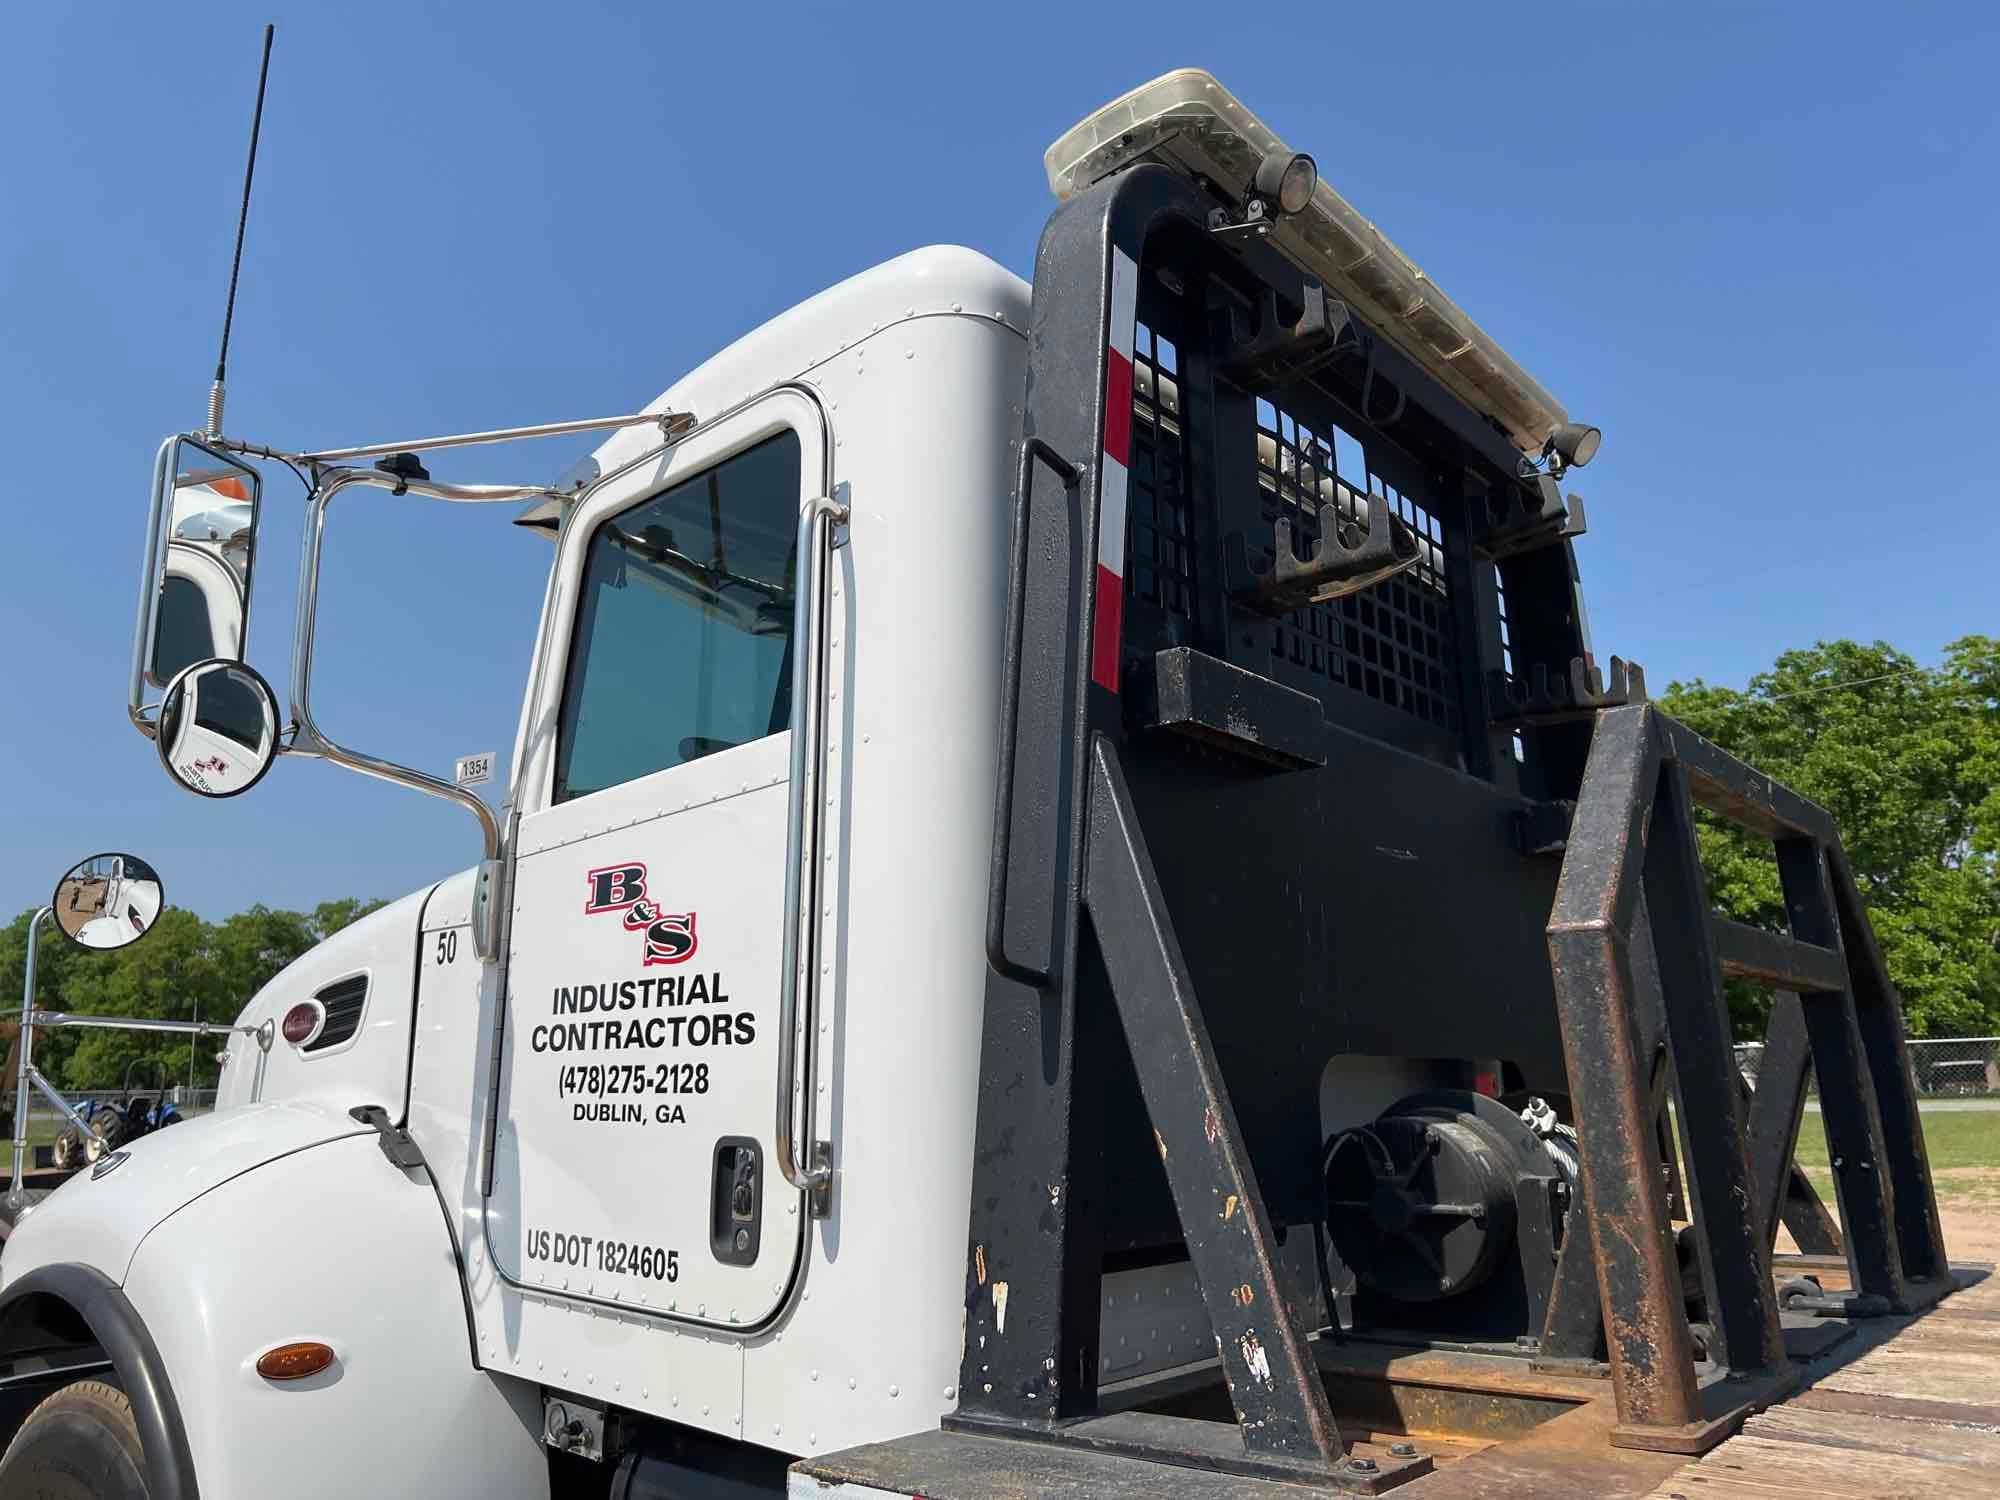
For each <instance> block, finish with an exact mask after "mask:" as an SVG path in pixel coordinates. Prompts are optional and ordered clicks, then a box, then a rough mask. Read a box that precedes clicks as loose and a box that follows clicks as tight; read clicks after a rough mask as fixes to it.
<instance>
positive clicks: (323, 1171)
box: [99, 1127, 548, 1500]
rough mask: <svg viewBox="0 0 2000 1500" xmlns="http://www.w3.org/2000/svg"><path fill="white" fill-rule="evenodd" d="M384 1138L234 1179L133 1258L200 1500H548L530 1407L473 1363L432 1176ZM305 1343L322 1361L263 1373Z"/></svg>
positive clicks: (284, 1160) (523, 1388)
mask: <svg viewBox="0 0 2000 1500" xmlns="http://www.w3.org/2000/svg"><path fill="white" fill-rule="evenodd" d="M176 1128H177V1129H185V1128H186V1127H176ZM378 1142H379V1137H377V1136H376V1135H375V1134H374V1133H373V1132H370V1133H367V1134H363V1135H353V1136H345V1137H342V1138H339V1139H335V1140H329V1141H326V1142H324V1143H323V1144H320V1145H315V1146H311V1147H308V1148H306V1149H304V1150H299V1151H295V1152H293V1153H292V1154H290V1155H287V1156H282V1157H279V1158H277V1159H276V1160H273V1161H271V1162H269V1163H268V1164H266V1165H264V1166H262V1167H259V1168H257V1169H255V1170H253V1171H249V1172H246V1173H243V1174H242V1175H239V1176H236V1177H233V1178H231V1179H229V1180H228V1181H226V1182H224V1183H222V1184H221V1185H219V1186H217V1187H215V1188H213V1189H212V1190H211V1191H209V1192H207V1193H205V1194H204V1195H203V1196H201V1197H199V1198H196V1199H195V1200H194V1201H193V1202H191V1203H189V1204H187V1205H186V1206H185V1207H183V1208H181V1209H180V1210H179V1211H178V1212H175V1213H173V1214H171V1215H170V1216H169V1217H168V1218H167V1219H165V1220H164V1221H163V1222H161V1223H160V1224H159V1225H158V1226H157V1227H156V1228H154V1229H153V1230H152V1232H151V1233H150V1234H148V1235H146V1236H145V1238H144V1240H143V1241H142V1242H141V1243H140V1245H139V1247H138V1250H137V1253H136V1254H135V1255H134V1256H133V1258H132V1261H131V1269H130V1271H129V1273H128V1275H127V1277H126V1280H125V1287H124V1290H125V1295H126V1296H127V1297H128V1298H129V1299H130V1301H131V1303H132V1306H133V1308H134V1310H135V1311H136V1312H137V1313H138V1315H139V1317H140V1318H141V1319H142V1320H143V1322H144V1323H145V1326H146V1328H147V1330H148V1331H149V1332H150V1333H151V1335H152V1337H153V1341H154V1342H155V1343H156V1344H157V1345H158V1348H159V1351H160V1355H161V1360H162V1363H163V1364H164V1366H165V1369H166V1374H167V1379H168V1381H169V1383H170V1384H171V1386H172V1388H173V1392H174V1395H175V1397H176V1399H177V1401H178V1404H179V1408H180V1412H181V1414H182V1417H183V1420H184V1422H185V1425H186V1431H187V1439H188V1445H189V1448H190V1450H191V1451H192V1454H193V1457H194V1467H195V1472H196V1474H197V1475H198V1476H199V1481H200V1487H201V1495H202V1500H269V1497H270V1496H273V1495H284V1496H287V1497H290V1500H312V1497H320V1496H324V1497H326V1500H351V1497H353V1496H357V1495H418V1496H438V1497H443V1496H453V1495H478V1496H480V1497H482V1500H548V1466H547V1461H546V1457H545V1455H544V1453H543V1450H542V1442H541V1425H542V1417H541V1399H540V1395H539V1392H538V1391H537V1389H536V1388H535V1387H533V1386H530V1385H527V1384H524V1383H522V1382H520V1381H517V1380H513V1379H511V1378H508V1377H504V1376H495V1375H491V1374H487V1373H485V1372H483V1371H481V1370H479V1369H478V1368H476V1367H475V1365H474V1363H473V1354H472V1344H471V1339H470V1336H469V1332H468V1326H467V1318H466V1308H465V1301H464V1294H463V1290H462V1284H461V1282H460V1279H459V1271H458V1262H457V1258H456V1255H455V1253H454V1250H453V1246H452V1241H451V1238H450V1235H449V1233H448V1231H447V1229H446V1225H445V1220H444V1216H443V1213H442V1211H441V1209H440V1207H439V1203H438V1197H437V1193H436V1190H435V1189H434V1187H433V1186H432V1183H431V1179H430V1176H429V1174H428V1173H427V1172H424V1171H422V1170H418V1169H412V1170H408V1171H406V1170H404V1169H402V1168H399V1167H395V1166H393V1165H391V1164H390V1163H389V1161H388V1160H387V1159H386V1158H385V1157H384V1156H383V1154H382V1151H381V1149H380V1147H379V1144H378ZM139 1165H140V1164H139V1163H137V1162H134V1163H132V1166H133V1167H135V1168H136V1167H138V1166H139ZM99 1185H100V1186H101V1185H102V1184H99ZM304 1339H311V1340H316V1341H318V1342H320V1343H324V1344H327V1345H329V1346H330V1347H331V1348H332V1349H333V1350H334V1353H335V1361H334V1363H333V1365H332V1366H330V1367H329V1368H328V1369H326V1370H325V1371H323V1372H321V1373H320V1374H318V1375H315V1376H311V1377H308V1378H306V1379H303V1380H298V1381H293V1382H290V1383H287V1384H274V1383H272V1382H270V1381H267V1380H265V1379H264V1378H263V1377H262V1376H260V1375H258V1374H257V1372H256V1368H255V1366H256V1361H257V1357H258V1356H259V1355H260V1354H262V1353H263V1352H264V1351H266V1350H267V1349H270V1348H272V1347H273V1346H275V1345H278V1344H284V1343H290V1342H293V1341H296V1340H304Z"/></svg>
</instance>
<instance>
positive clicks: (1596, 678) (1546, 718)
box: [1487, 656, 1647, 727]
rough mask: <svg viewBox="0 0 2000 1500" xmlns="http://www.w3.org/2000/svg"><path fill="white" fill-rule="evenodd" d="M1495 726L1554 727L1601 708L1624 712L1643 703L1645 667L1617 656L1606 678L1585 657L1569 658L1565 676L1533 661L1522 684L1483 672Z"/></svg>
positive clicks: (1514, 679)
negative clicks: (1621, 709) (1537, 725)
mask: <svg viewBox="0 0 2000 1500" xmlns="http://www.w3.org/2000/svg"><path fill="white" fill-rule="evenodd" d="M1487 684H1488V688H1489V691H1490V693H1491V697H1492V702H1493V722H1494V723H1495V724H1497V725H1501V726H1503V727H1504V726H1507V725H1512V724H1555V723H1561V722H1563V721H1564V720H1567V719H1585V718H1589V717H1590V716H1591V715H1592V714H1594V713H1596V712H1597V711H1598V710H1599V709H1601V708H1624V707H1626V706H1628V705H1630V704H1634V703H1644V702H1646V701H1647V699H1646V669H1645V668H1644V667H1642V666H1640V665H1639V664H1638V663H1637V662H1635V661H1631V662H1628V661H1626V660H1625V658H1624V657H1622V656H1614V657H1612V658H1611V670H1610V673H1609V675H1608V680H1607V674H1606V673H1605V672H1603V671H1601V670H1599V668H1598V666H1597V663H1596V662H1595V661H1593V660H1592V659H1591V658H1590V657H1587V656H1578V657H1573V658H1572V659H1571V661H1570V664H1569V672H1568V674H1567V675H1566V676H1565V677H1557V676H1556V675H1555V674H1554V673H1553V672H1551V671H1550V670H1549V668H1548V664H1547V663H1546V662H1536V663H1535V665H1534V667H1533V669H1532V670H1531V671H1530V672H1529V674H1528V678H1527V681H1526V683H1525V685H1524V684H1523V683H1522V682H1521V681H1519V680H1518V679H1516V678H1513V677H1509V676H1508V675H1507V674H1506V673H1505V672H1501V671H1494V672H1489V673H1488V674H1487Z"/></svg>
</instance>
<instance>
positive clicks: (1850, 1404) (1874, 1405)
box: [1791, 1390, 1993, 1427]
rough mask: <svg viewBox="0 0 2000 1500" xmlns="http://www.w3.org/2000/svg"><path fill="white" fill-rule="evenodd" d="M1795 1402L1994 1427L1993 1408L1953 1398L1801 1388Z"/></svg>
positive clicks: (1811, 1406)
mask: <svg viewBox="0 0 2000 1500" xmlns="http://www.w3.org/2000/svg"><path fill="white" fill-rule="evenodd" d="M1791 1404H1792V1405H1794V1406H1800V1407H1805V1408H1807V1409H1808V1410H1811V1411H1832V1412H1845V1413H1847V1414H1848V1415H1850V1416H1862V1417H1894V1418H1898V1419H1900V1420H1903V1421H1909V1422H1948V1423H1951V1424H1952V1425H1954V1426H1958V1427H1991V1426H1992V1425H1993V1408H1992V1407H1990V1406H1961V1405H1959V1404H1958V1403H1956V1402H1953V1401H1907V1400H1904V1399H1903V1398H1902V1397H1900V1396H1864V1395H1859V1394H1857V1393H1855V1392H1852V1391H1822V1390H1810V1391H1801V1392H1799V1394H1798V1395H1796V1396H1794V1397H1792V1400H1791Z"/></svg>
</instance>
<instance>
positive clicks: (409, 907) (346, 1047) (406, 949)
mask: <svg viewBox="0 0 2000 1500" xmlns="http://www.w3.org/2000/svg"><path fill="white" fill-rule="evenodd" d="M438 889H439V888H438V887H437V886H425V887H424V888H423V889H422V890H419V891H415V892H413V893H412V894H410V895H408V896H405V897H403V899H402V900H400V901H396V902H392V903H391V904H390V905H388V906H385V907H383V908H382V909H381V910H379V911H375V912H371V913H369V914H368V915H367V916H365V917H363V918H361V919H360V920H359V921H358V922H354V923H351V924H349V925H348V926H346V927H343V928H341V930H340V931H338V932H336V933H334V934H333V936H331V937H329V938H327V939H326V940H325V941H324V942H322V943H320V944H318V945H317V946H315V947H313V948H310V949H308V950H307V951H306V952H304V953H302V954H300V955H299V957H298V958H296V959H294V960H293V961H292V962H291V963H290V964H288V965H286V966H285V968H283V969H281V970H280V971H279V972H278V974H277V975H276V976H275V977H274V978H273V979H272V980H271V982H270V983H269V984H267V985H265V986H264V988H263V989H262V990H260V991H258V993H257V996H256V998H255V999H253V1000H252V1001H251V1002H250V1004H249V1005H248V1006H246V1007H245V1008H244V1010H243V1013H242V1014H241V1015H239V1016H238V1017H237V1018H236V1023H237V1025H239V1026H247V1027H252V1028H255V1027H259V1026H263V1025H266V1024H268V1025H270V1026H271V1027H272V1029H273V1031H274V1032H275V1033H277V1034H276V1035H275V1036H274V1037H273V1040H272V1043H271V1046H270V1047H269V1048H268V1049H265V1048H262V1047H260V1046H258V1044H257V1043H256V1042H255V1041H254V1040H252V1039H251V1038H250V1037H249V1036H246V1035H244V1034H242V1033H241V1032H239V1033H238V1034H237V1035H236V1036H234V1037H232V1038H231V1039H230V1043H229V1048H228V1052H227V1057H228V1061H227V1062H226V1063H225V1064H224V1066H223V1069H222V1077H221V1080H220V1083H219V1086H218V1088H217V1091H216V1103H217V1105H218V1106H222V1105H243V1104H265V1103H276V1102H278V1101H280V1100H289V1101H291V1102H293V1103H300V1102H304V1101H307V1100H311V1101H314V1102H317V1103H319V1104H321V1105H322V1106H325V1107H327V1108H331V1109H334V1110H336V1111H338V1112H339V1113H340V1114H342V1115H345V1114H346V1112H347V1111H348V1110H349V1109H350V1108H352V1107H353V1106H354V1105H357V1104H379V1105H381V1106H382V1108H384V1109H385V1110H387V1111H388V1112H389V1116H390V1118H391V1119H397V1120H400V1119H401V1118H402V1116H403V1108H404V1101H405V1097H406V1095H407V1092H408V1085H409V1076H410V1027H411V1022H412V1020H413V1019H414V1017H415V1012H416V991H417V945H418V934H419V931H420V928H421V924H422V920H423V913H424V908H425V906H426V904H427V903H428V902H429V901H430V900H431V898H432V893H433V892H434V891H436V890H438ZM301 1001H318V1002H320V1003H322V1004H323V1005H324V1006H325V1007H326V1012H325V1013H326V1025H325V1028H324V1030H323V1031H322V1033H321V1034H320V1035H319V1036H318V1037H317V1038H315V1039H313V1040H311V1041H309V1042H308V1043H307V1044H306V1045H305V1046H303V1047H298V1046H294V1045H293V1044H292V1043H290V1042H288V1041H286V1040H285V1038H284V1036H283V1034H282V1031H280V1030H279V1027H280V1024H281V1022H282V1021H283V1018H284V1015H285V1012H286V1011H288V1010H290V1009H291V1008H292V1007H293V1006H294V1005H297V1004H298V1003H299V1002H301Z"/></svg>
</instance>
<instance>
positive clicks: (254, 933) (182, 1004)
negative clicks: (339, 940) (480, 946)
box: [0, 898, 383, 1089]
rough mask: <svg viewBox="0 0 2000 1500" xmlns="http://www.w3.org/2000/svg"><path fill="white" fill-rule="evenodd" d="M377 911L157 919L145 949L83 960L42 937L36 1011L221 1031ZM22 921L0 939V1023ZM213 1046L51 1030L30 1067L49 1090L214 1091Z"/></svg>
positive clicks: (340, 905) (349, 904) (342, 904)
mask: <svg viewBox="0 0 2000 1500" xmlns="http://www.w3.org/2000/svg"><path fill="white" fill-rule="evenodd" d="M382 904H383V903H382V902H380V901H363V900H356V899H351V898H350V899H345V900H339V901H326V902H322V903H321V904H320V905H318V906H316V907H315V908H314V909H313V910H312V911H311V912H294V911H279V910H273V909H272V908H269V907H264V906H253V907H251V908H250V909H249V910H248V911H241V912H238V913H236V914H235V915H234V916H232V917H229V918H227V919H226V920H224V921H222V922H216V923H211V922H205V921H203V920H202V919H201V918H200V917H198V916H196V915H195V914H194V913H193V912H191V911H186V910H183V909H181V908H179V907H171V906H170V907H168V908H166V909H165V910H164V911H162V912H161V913H160V915H159V918H158V919H157V920H156V921H155V922H154V924H153V930H152V931H151V932H150V933H148V934H147V935H146V937H145V938H144V939H142V940H141V941H139V942H137V943H133V944H131V945H130V946H128V947H125V948H119V949H112V950H106V951H101V952H93V951H89V950H86V949H83V948H80V947H78V946H77V945H75V944H74V943H70V942H67V941H65V940H64V939H63V937H62V936H61V934H60V933H58V932H56V931H55V930H54V928H53V927H51V926H47V925H45V926H44V928H43V931H42V936H41V945H40V949H39V951H38V953H37V958H36V975H35V989H36V1000H37V1003H38V1004H40V1005H41V1006H42V1007H43V1008H44V1009H49V1010H66V1011H75V1012H79V1013H82V1014H87V1015H116V1016H133V1017H138V1018H141V1019H149V1020H173V1021H189V1020H197V1019H199V1020H206V1021H228V1020H232V1019H234V1018H235V1016H236V1015H237V1013H238V1012H239V1011H241V1010H242V1008H243V1006H244V1005H245V1004H246V1003H248V1001H249V1000H250V998H251V997H252V996H253V995H255V994H256V993H257V991H258V990H260V989H261V988H263V986H264V985H265V984H266V983H268V982H269V981H270V980H271V978H272V976H274V975H275V974H277V973H278V971H279V970H281V969H283V968H284V967H285V965H287V964H289V963H290V962H292V960H293V959H295V958H297V957H299V956H300V955H301V954H303V953H305V952H306V951H307V950H308V949H310V948H311V947H313V945H314V944H316V943H318V942H320V941H322V940H323V939H325V938H328V937H330V936H332V935H333V934H334V933H336V932H338V931H339V930H340V929H341V928H343V927H345V926H347V925H348V923H350V922H353V921H355V920H357V919H359V918H360V917H363V916H366V915H367V914H368V913H369V912H371V911H374V910H375V909H376V908H377V907H379V906H381V905H382ZM32 915H33V914H32V913H30V912H23V913H22V914H21V915H20V916H19V917H17V918H16V919H15V920H14V921H13V922H12V923H10V924H9V925H8V926H7V927H5V928H4V929H0V1012H11V1011H12V1010H13V999H14V997H16V996H18V995H19V994H20V993H21V982H22V964H23V960H24V957H25V954H26V950H27V942H26V939H27V929H28V923H29V920H30V918H31V917H32ZM219 1050H220V1039H218V1038H210V1039H207V1040H206V1041H204V1040H202V1039H200V1038H192V1039H191V1038H189V1037H185V1036H175V1035H171V1034H167V1035H161V1034H156V1033H147V1032H134V1031H114V1030H108V1029H107V1030H101V1031H100V1030H81V1029H61V1030H50V1031H43V1032H40V1033H38V1034H37V1036H36V1038H35V1059H36V1062H37V1063H38V1064H39V1065H40V1066H41V1069H42V1071H43V1072H45V1073H47V1074H48V1075H49V1077H50V1079H51V1080H53V1081H54V1082H55V1083H56V1084H57V1086H58V1087H61V1088H65V1089H111V1088H120V1087H123V1086H124V1084H125V1082H126V1080H127V1078H128V1077H129V1078H130V1079H131V1081H132V1083H133V1084H134V1085H143V1086H145V1087H147V1088H153V1087H156V1086H158V1084H159V1083H160V1082H161V1081H162V1080H165V1081H167V1082H175V1081H178V1082H186V1081H187V1079H188V1076H189V1074H190V1071H192V1073H193V1075H194V1079H195V1081H196V1083H197V1084H201V1085H207V1084H211V1083H212V1082H213V1081H214V1077H215V1071H216V1066H215V1054H216V1052H218V1051H219Z"/></svg>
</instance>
